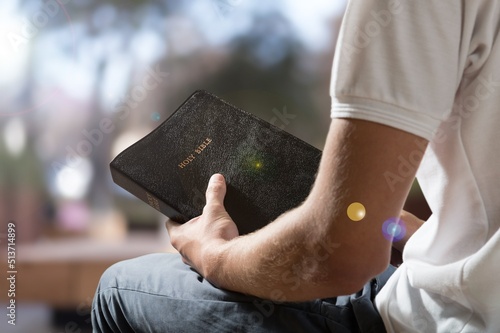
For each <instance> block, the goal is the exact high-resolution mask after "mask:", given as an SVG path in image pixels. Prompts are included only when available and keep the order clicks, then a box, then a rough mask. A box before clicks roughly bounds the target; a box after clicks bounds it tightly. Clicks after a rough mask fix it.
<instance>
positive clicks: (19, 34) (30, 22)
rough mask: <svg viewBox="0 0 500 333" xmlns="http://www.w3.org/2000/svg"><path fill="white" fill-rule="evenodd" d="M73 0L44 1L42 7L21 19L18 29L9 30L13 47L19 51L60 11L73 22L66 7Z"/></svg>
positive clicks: (8, 36) (9, 37) (8, 34)
mask: <svg viewBox="0 0 500 333" xmlns="http://www.w3.org/2000/svg"><path fill="white" fill-rule="evenodd" d="M71 1H72V0H47V1H43V3H42V5H41V7H40V8H39V9H38V10H36V11H34V12H33V13H32V14H31V15H29V16H28V17H26V18H23V19H21V21H20V22H19V25H18V30H17V31H9V32H8V33H7V38H8V40H9V42H10V44H11V46H12V48H13V49H14V50H15V51H16V52H18V51H20V50H21V48H23V47H25V46H26V45H28V43H29V42H30V41H31V40H32V39H33V38H35V37H36V36H37V35H38V33H39V32H40V30H41V29H43V28H44V27H45V26H46V25H47V24H48V23H49V22H50V20H51V19H53V18H54V17H56V16H57V15H58V14H59V13H60V12H63V13H64V15H65V16H66V18H67V19H68V23H70V24H71V19H70V17H69V15H68V13H67V12H66V9H65V8H64V5H67V4H68V3H70V2H71Z"/></svg>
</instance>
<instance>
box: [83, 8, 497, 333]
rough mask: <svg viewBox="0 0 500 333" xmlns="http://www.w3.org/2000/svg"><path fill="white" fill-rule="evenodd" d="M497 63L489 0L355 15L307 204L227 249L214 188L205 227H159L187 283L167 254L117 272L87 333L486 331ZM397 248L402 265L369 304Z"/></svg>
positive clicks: (492, 272)
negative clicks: (422, 208)
mask: <svg viewBox="0 0 500 333" xmlns="http://www.w3.org/2000/svg"><path fill="white" fill-rule="evenodd" d="M499 61H500V3H499V2H498V1H496V0H467V1H465V0H462V1H457V0H439V1H437V0H436V1H416V0H406V1H403V0H400V1H398V0H391V1H382V0H369V1H360V0H353V1H351V2H350V3H349V5H348V8H347V12H346V16H345V19H344V23H343V27H342V31H341V35H340V38H339V43H338V48H337V53H336V57H335V61H334V66H333V79H332V89H331V94H332V98H333V107H332V122H331V126H330V130H329V133H328V137H327V138H326V144H325V148H324V152H323V159H322V161H321V164H320V168H319V171H318V175H317V179H316V182H315V184H314V187H313V189H312V191H311V193H310V195H309V196H308V198H307V199H306V200H305V202H304V203H303V204H302V205H300V206H299V207H297V208H295V209H294V210H292V211H289V212H287V213H285V214H283V215H282V216H280V217H279V218H278V219H277V220H276V221H274V222H273V223H271V224H269V225H268V226H266V227H265V228H263V229H261V230H259V231H257V232H255V233H253V234H250V235H246V236H242V237H239V236H238V231H237V229H236V227H235V225H234V223H233V222H232V220H231V219H230V217H229V216H228V214H227V213H226V212H225V210H224V206H223V199H224V195H225V183H224V179H223V177H222V176H221V175H214V176H213V177H212V178H211V179H210V182H209V186H208V190H207V194H206V196H207V205H206V206H205V208H204V210H203V215H202V216H200V217H198V218H195V219H193V220H191V221H190V222H188V223H186V224H184V225H182V226H179V225H177V224H175V223H173V222H168V223H167V227H168V229H169V233H170V235H171V240H172V244H173V245H174V247H176V248H177V249H178V250H179V252H180V254H181V256H182V261H184V263H186V264H187V265H189V266H190V267H192V269H189V268H188V267H189V266H187V265H182V263H180V260H181V259H180V257H179V256H176V255H153V256H146V257H143V258H139V259H135V260H132V261H129V262H124V263H120V264H117V265H115V266H113V267H112V268H111V269H110V270H108V271H107V272H106V273H105V274H104V276H103V278H102V279H101V284H100V286H99V289H98V292H97V294H96V298H95V301H94V308H93V323H94V330H95V332H118V331H121V332H203V331H205V332H349V331H353V332H356V331H361V332H377V331H384V330H387V331H389V332H447V333H448V332H496V331H497V330H498V327H500V316H499V314H500V303H499V302H498V299H500V285H499V284H498V283H497V282H496V280H495V277H496V276H499V274H500V265H499V264H498V263H499V262H500V232H499V226H500V204H499V202H498V199H497V198H499V197H500V168H499V165H500V149H499V148H500V147H499V146H500V131H499V130H498V128H500V127H499V126H500V111H499V109H498V108H499V105H500V64H498V62H499ZM424 152H425V156H424ZM422 156H424V157H423V160H422V165H421V166H420V168H419V165H420V162H421V158H422ZM417 169H419V170H418V171H419V175H418V176H419V180H420V183H421V186H422V189H423V192H424V194H425V196H426V198H427V200H428V202H429V205H430V207H431V209H432V211H433V215H432V216H431V218H430V219H429V220H428V221H426V223H424V225H423V226H422V227H420V228H419V226H420V223H419V221H418V219H416V218H415V217H413V216H411V215H409V214H406V213H401V209H402V206H403V203H404V201H405V198H406V196H407V194H408V191H409V188H410V185H411V183H412V181H413V178H414V176H415V175H416V172H417ZM353 203H356V206H355V207H358V209H361V210H363V211H362V212H361V215H363V213H364V212H366V215H365V216H364V218H363V219H362V220H360V221H356V220H357V219H352V218H350V216H351V215H352V214H350V213H349V212H348V209H352V207H353V206H352V204H353ZM351 213H352V212H351ZM400 215H401V217H402V220H403V222H400V223H401V225H398V224H396V223H395V222H394V221H397V217H399V216H400ZM351 217H352V216H351ZM388 226H389V227H388ZM404 228H405V229H406V233H404V232H403V231H404V230H403V229H404ZM417 229H418V231H416V230H417ZM397 231H399V233H398V232H397ZM415 231H416V232H415ZM413 232H415V233H414V234H413V236H412V237H411V238H410V236H411V234H412V233H413ZM396 234H397V236H398V240H399V238H400V237H399V236H404V237H402V239H401V240H399V241H398V242H395V243H394V245H395V246H396V247H398V248H399V249H402V247H403V246H404V263H403V264H402V265H401V266H400V267H399V268H398V269H397V270H396V271H395V273H394V274H393V275H392V276H391V277H390V278H389V280H388V282H387V284H385V286H384V287H383V288H382V290H381V291H380V293H378V294H377V295H376V298H375V294H376V293H377V292H378V291H379V289H380V286H381V284H383V283H384V282H385V279H386V278H387V277H388V275H390V274H391V273H392V271H393V270H391V269H388V270H386V268H387V267H388V264H389V260H390V253H391V245H392V242H391V237H392V236H395V235H396ZM408 238H410V239H409V240H408ZM406 241H407V243H406ZM405 243H406V245H405ZM382 272H384V273H383V274H382V275H378V274H380V273H382ZM374 277H375V278H374ZM214 286H217V287H218V288H215V287H214ZM359 290H361V291H359ZM358 291H359V292H358ZM245 294H246V295H245ZM349 294H352V295H351V296H349V297H336V298H334V297H335V296H339V295H349ZM374 298H375V299H374ZM268 300H271V301H274V303H271V302H270V301H268ZM372 300H374V302H375V305H374V306H373V305H372V303H371V301H372ZM382 321H383V324H382Z"/></svg>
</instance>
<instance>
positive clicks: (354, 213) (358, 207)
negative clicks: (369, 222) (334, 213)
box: [347, 202, 366, 222]
mask: <svg viewBox="0 0 500 333" xmlns="http://www.w3.org/2000/svg"><path fill="white" fill-rule="evenodd" d="M365 215H366V209H365V206H363V205H362V204H360V203H359V202H353V203H352V204H350V205H349V207H347V217H349V219H351V221H354V222H358V221H361V220H362V219H363V218H364V217H365Z"/></svg>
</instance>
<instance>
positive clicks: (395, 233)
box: [382, 217, 406, 242]
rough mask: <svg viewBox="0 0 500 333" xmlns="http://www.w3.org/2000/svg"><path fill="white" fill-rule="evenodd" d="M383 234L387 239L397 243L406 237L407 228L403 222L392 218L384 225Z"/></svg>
mask: <svg viewBox="0 0 500 333" xmlns="http://www.w3.org/2000/svg"><path fill="white" fill-rule="evenodd" d="M382 234H383V235H384V237H385V238H386V239H388V240H390V241H393V242H397V241H400V240H402V239H403V237H404V236H405V235H406V226H405V224H404V222H403V220H400V219H398V218H395V217H394V218H390V219H388V220H387V221H385V222H384V224H383V225H382Z"/></svg>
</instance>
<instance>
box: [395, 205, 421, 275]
mask: <svg viewBox="0 0 500 333" xmlns="http://www.w3.org/2000/svg"><path fill="white" fill-rule="evenodd" d="M399 218H400V219H401V220H402V221H403V222H404V224H405V226H406V234H405V236H404V237H403V238H402V239H401V240H399V241H397V242H394V243H392V251H391V265H393V266H396V267H399V265H401V264H402V263H403V249H404V247H405V245H406V242H408V239H410V237H411V236H412V235H413V234H414V233H415V232H416V231H417V230H418V229H419V228H420V227H421V226H422V225H423V224H424V222H425V221H423V220H421V219H419V218H418V217H416V216H415V215H413V214H411V213H408V212H407V211H404V210H402V211H401V214H400V215H399Z"/></svg>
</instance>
